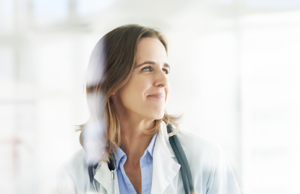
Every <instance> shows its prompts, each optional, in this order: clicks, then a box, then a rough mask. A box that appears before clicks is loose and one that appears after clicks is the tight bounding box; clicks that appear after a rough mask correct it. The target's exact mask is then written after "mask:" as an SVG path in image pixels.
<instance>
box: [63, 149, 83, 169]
mask: <svg viewBox="0 0 300 194" xmlns="http://www.w3.org/2000/svg"><path fill="white" fill-rule="evenodd" d="M84 168H87V164H86V162H85V152H84V150H83V149H80V150H79V151H77V152H75V153H74V154H73V155H72V156H71V157H70V158H69V159H68V160H67V161H66V162H65V163H64V164H63V165H62V166H61V170H65V171H67V172H68V173H69V174H70V175H74V173H75V174H76V173H78V172H79V171H81V170H84Z"/></svg>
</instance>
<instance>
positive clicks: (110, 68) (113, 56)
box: [79, 25, 179, 156]
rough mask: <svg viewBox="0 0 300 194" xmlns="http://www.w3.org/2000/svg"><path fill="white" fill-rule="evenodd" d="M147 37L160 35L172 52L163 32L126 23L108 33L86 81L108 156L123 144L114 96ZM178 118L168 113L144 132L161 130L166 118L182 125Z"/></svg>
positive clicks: (92, 59) (94, 55) (95, 52)
mask: <svg viewBox="0 0 300 194" xmlns="http://www.w3.org/2000/svg"><path fill="white" fill-rule="evenodd" d="M146 37H152V38H157V39H158V40H159V41H160V42H161V43H162V44H163V45H164V47H165V49H166V51H168V46H167V42H166V39H165V37H164V36H163V35H162V34H161V33H160V32H159V31H157V30H155V29H152V28H148V27H143V26H139V25H125V26H121V27H118V28H116V29H114V30H112V31H110V32H108V33H107V34H106V35H104V36H103V37H102V38H101V39H100V40H99V41H98V43H97V44H96V46H95V48H94V49H93V52H92V54H91V57H90V61H89V65H88V69H87V84H86V92H87V99H88V106H89V110H90V115H91V118H90V119H91V120H93V121H100V122H101V123H102V129H103V135H104V136H105V138H102V139H101V140H98V143H100V144H101V145H102V146H101V147H103V145H105V155H106V156H109V154H110V153H111V152H114V151H115V149H114V148H116V147H115V145H117V146H120V144H121V130H120V123H119V119H118V117H117V113H116V110H115V108H114V106H113V103H112V99H111V96H112V95H113V94H114V93H115V92H116V91H118V90H119V89H120V88H122V87H123V86H124V85H125V84H126V82H127V81H128V80H129V78H130V76H131V73H132V70H133V68H134V61H135V52H136V47H137V43H138V42H139V41H140V40H141V39H142V38H146ZM178 119H179V117H175V116H171V115H168V114H167V113H166V112H165V114H164V117H163V118H162V119H160V120H156V121H155V126H154V128H153V129H151V130H147V131H146V130H145V131H144V133H145V134H149V135H151V134H155V133H157V132H158V130H159V125H160V123H161V122H162V121H164V122H166V123H167V124H172V125H175V126H176V128H178V125H177V123H176V121H177V120H178ZM98 124H99V122H98ZM86 125H87V124H85V125H82V126H81V127H80V129H79V130H82V132H81V135H80V142H81V144H82V145H83V146H84V141H85V138H82V137H83V135H84V133H85V130H86V129H85V128H86ZM96 126H98V125H96ZM98 127H99V126H98ZM98 134H99V133H98ZM83 139H84V140H83ZM86 141H89V139H86ZM103 141H104V142H103ZM99 154H101V153H99Z"/></svg>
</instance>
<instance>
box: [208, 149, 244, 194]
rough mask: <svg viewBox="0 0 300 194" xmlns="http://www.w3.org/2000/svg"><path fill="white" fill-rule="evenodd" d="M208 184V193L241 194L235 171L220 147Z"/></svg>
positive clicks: (216, 153) (217, 150)
mask: <svg viewBox="0 0 300 194" xmlns="http://www.w3.org/2000/svg"><path fill="white" fill-rule="evenodd" d="M207 185H208V188H207V192H206V193H207V194H240V189H239V186H238V184H237V182H236V179H235V176H234V173H233V171H232V169H231V167H230V164H229V162H228V160H227V157H226V156H225V153H224V152H223V151H222V150H221V149H220V148H217V149H216V152H215V162H214V166H213V169H212V172H211V176H210V179H209V181H208V184H207Z"/></svg>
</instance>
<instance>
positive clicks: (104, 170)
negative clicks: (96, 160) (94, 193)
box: [94, 161, 113, 194]
mask: <svg viewBox="0 0 300 194" xmlns="http://www.w3.org/2000/svg"><path fill="white" fill-rule="evenodd" d="M100 165H101V166H100V167H99V169H98V170H97V172H96V174H95V176H94V178H95V179H96V180H97V181H98V182H99V183H100V185H101V186H103V187H104V188H105V189H106V193H108V194H109V193H111V192H112V186H113V185H112V179H111V172H110V170H109V169H108V166H107V164H106V163H105V162H103V161H102V162H100Z"/></svg>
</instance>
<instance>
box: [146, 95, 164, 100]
mask: <svg viewBox="0 0 300 194" xmlns="http://www.w3.org/2000/svg"><path fill="white" fill-rule="evenodd" d="M148 97H151V98H156V99H165V96H164V95H163V94H152V95H148Z"/></svg>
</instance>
